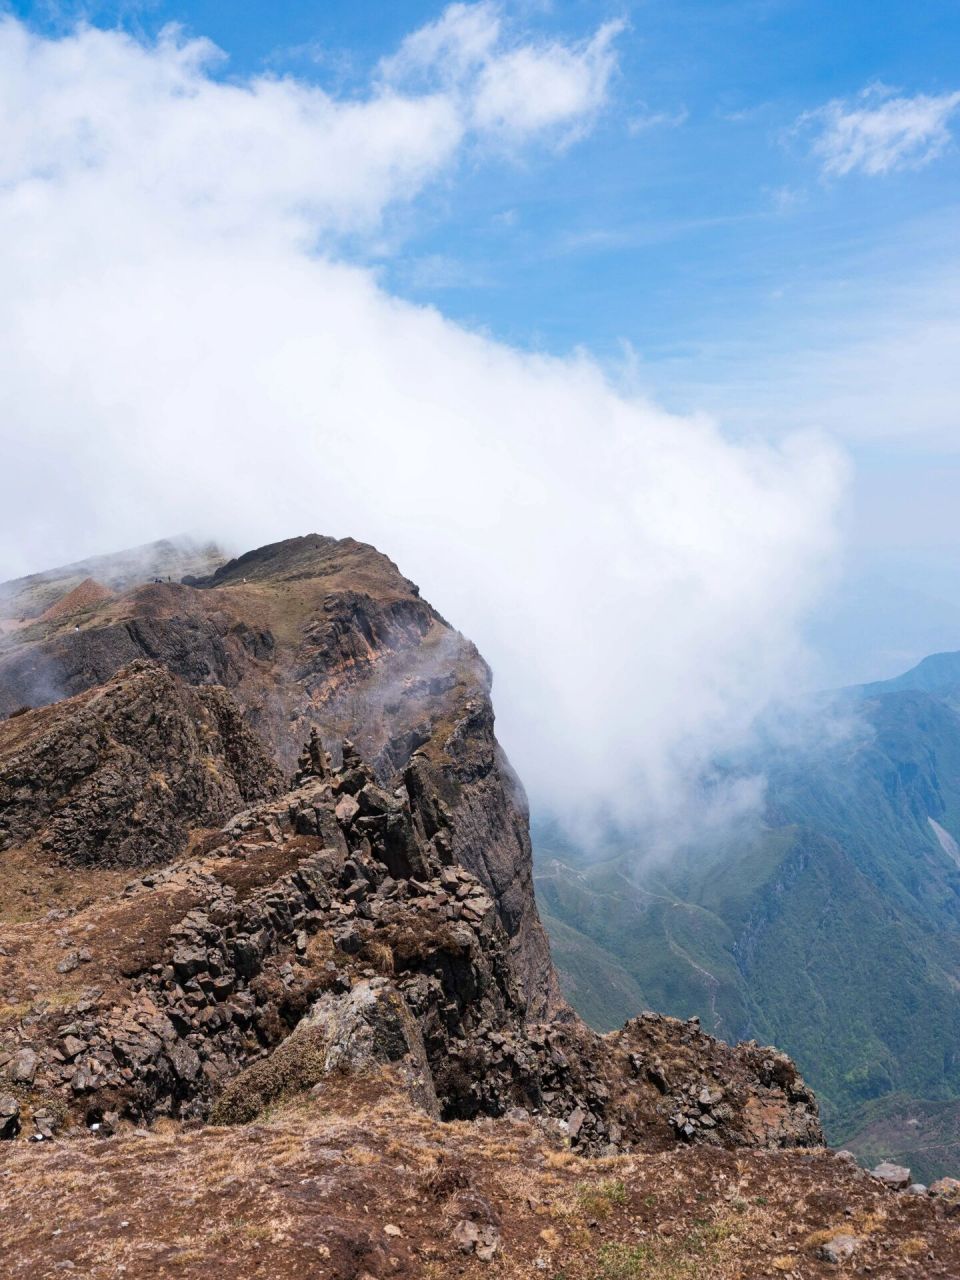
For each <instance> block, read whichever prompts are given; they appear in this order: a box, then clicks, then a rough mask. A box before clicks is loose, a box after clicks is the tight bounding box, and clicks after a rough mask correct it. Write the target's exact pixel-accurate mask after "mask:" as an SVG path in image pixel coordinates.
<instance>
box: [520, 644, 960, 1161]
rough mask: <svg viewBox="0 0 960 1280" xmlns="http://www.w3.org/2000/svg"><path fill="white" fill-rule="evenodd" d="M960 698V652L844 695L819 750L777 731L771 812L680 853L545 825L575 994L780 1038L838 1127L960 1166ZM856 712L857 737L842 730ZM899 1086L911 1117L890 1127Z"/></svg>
mask: <svg viewBox="0 0 960 1280" xmlns="http://www.w3.org/2000/svg"><path fill="white" fill-rule="evenodd" d="M958 708H960V655H939V657H938V658H937V659H930V660H928V661H927V662H926V663H924V664H921V666H920V667H919V668H917V672H916V673H908V675H907V676H906V677H901V678H900V679H899V680H897V681H894V682H890V684H889V685H874V686H870V687H869V688H868V689H864V690H853V691H849V692H848V693H845V694H843V695H840V697H839V698H838V699H837V700H835V701H834V702H832V703H830V704H829V705H828V704H824V706H823V708H822V718H823V725H822V733H819V734H818V733H817V732H816V726H814V732H813V733H810V732H809V727H808V731H807V732H806V734H805V735H804V736H803V739H802V740H803V741H805V742H806V743H807V744H808V745H806V746H805V747H802V748H801V747H797V746H792V747H790V748H785V747H783V746H782V745H780V743H781V742H782V740H783V735H780V736H779V738H778V737H777V736H775V735H773V734H771V735H770V740H769V742H768V743H767V744H766V745H765V746H764V748H763V749H762V750H758V751H757V752H756V754H755V755H754V756H752V757H751V758H750V759H745V760H742V761H739V762H737V765H736V768H737V769H738V770H742V771H743V772H744V773H754V772H763V773H764V775H765V776H766V778H767V781H768V791H767V808H766V813H765V815H764V820H763V822H762V823H757V824H756V826H755V828H754V829H752V830H744V831H743V832H741V833H740V834H739V835H738V836H736V837H730V836H728V837H727V838H726V839H725V840H724V841H723V842H718V843H716V844H715V845H713V846H711V847H703V846H701V847H698V848H689V849H685V850H682V851H681V852H679V853H677V854H675V855H674V856H673V857H672V859H671V860H670V862H669V863H666V864H659V865H653V864H650V863H649V862H644V860H643V857H642V851H640V850H637V849H635V848H630V847H621V848H618V849H617V848H614V849H608V850H607V851H606V854H605V856H604V857H603V858H600V859H597V860H595V861H593V862H590V861H589V860H588V859H587V858H585V856H584V855H583V853H582V852H581V851H578V850H572V849H570V848H569V847H563V846H562V845H559V844H558V843H557V841H556V837H555V833H546V834H544V833H542V832H541V833H535V837H536V838H535V844H536V847H537V878H536V883H537V894H538V898H539V901H540V904H541V909H542V910H543V913H544V917H545V921H546V924H547V927H548V929H549V930H550V932H551V936H552V938H553V939H554V946H555V954H556V958H557V961H558V965H559V967H560V970H561V974H562V977H563V980H564V984H565V989H566V991H567V994H568V996H569V998H570V999H571V1000H572V1001H573V1003H574V1004H575V1005H576V1006H577V1007H578V1008H579V1009H580V1011H581V1013H583V1015H584V1016H585V1017H586V1018H587V1019H588V1021H590V1022H592V1023H593V1024H594V1025H595V1026H597V1027H598V1028H600V1029H603V1030H606V1029H609V1028H611V1027H613V1026H615V1025H617V1024H618V1023H620V1022H622V1020H623V1018H624V1016H625V1014H626V1013H631V1012H635V1011H636V1010H637V1009H638V1008H640V1007H648V1008H656V1009H660V1010H663V1011H664V1012H668V1013H672V1014H675V1015H676V1016H678V1017H690V1016H692V1015H694V1014H696V1015H699V1016H700V1018H701V1019H702V1021H703V1024H704V1026H705V1027H706V1028H707V1029H708V1030H711V1031H713V1032H714V1033H715V1034H718V1035H721V1036H723V1037H724V1038H725V1039H728V1040H732V1041H735V1040H739V1039H748V1038H755V1039H758V1040H761V1041H767V1042H773V1043H776V1044H777V1045H779V1046H780V1047H781V1048H783V1049H784V1050H786V1051H787V1052H788V1053H790V1054H791V1055H792V1056H793V1057H794V1058H795V1059H796V1061H797V1063H798V1064H799V1066H800V1068H801V1070H802V1071H803V1073H804V1075H805V1076H806V1077H807V1079H808V1080H809V1081H810V1083H811V1084H812V1085H813V1087H814V1088H815V1089H816V1090H817V1093H818V1095H819V1097H820V1100H821V1105H822V1109H823V1115H824V1120H825V1125H826V1128H827V1131H828V1135H829V1136H830V1138H831V1139H832V1140H834V1141H836V1142H838V1143H839V1142H843V1143H849V1144H850V1145H853V1146H854V1149H858V1147H857V1134H858V1133H861V1132H862V1133H863V1139H864V1145H863V1147H862V1149H863V1151H864V1154H865V1155H866V1154H868V1153H869V1152H870V1151H873V1150H875V1149H877V1148H878V1144H879V1143H882V1142H883V1141H889V1142H899V1143H900V1145H899V1146H898V1147H895V1148H891V1147H887V1148H886V1149H884V1152H883V1154H885V1155H887V1156H891V1155H896V1154H898V1153H903V1154H906V1153H907V1152H908V1151H909V1150H910V1149H911V1148H912V1149H914V1153H915V1154H916V1147H917V1146H918V1145H920V1144H916V1143H914V1142H912V1141H911V1134H912V1133H913V1131H915V1130H916V1129H917V1128H918V1126H920V1127H922V1128H923V1131H924V1133H925V1134H926V1136H927V1138H928V1139H929V1141H928V1142H927V1144H926V1146H925V1148H924V1149H928V1150H930V1151H931V1152H933V1153H934V1154H933V1155H932V1157H931V1158H929V1159H925V1160H924V1162H923V1166H922V1167H923V1171H924V1174H925V1176H927V1177H929V1176H933V1175H934V1174H936V1173H940V1172H956V1170H957V1168H960V1133H958V1124H957V1115H958V1114H960V1108H954V1107H952V1105H951V1104H953V1103H954V1102H960V1051H958V1050H957V1049H956V1046H957V1045H958V1044H960V850H958V849H957V848H956V847H955V846H952V845H951V838H952V837H955V838H956V839H958V840H960V714H958ZM838 718H842V719H843V720H844V721H845V722H846V723H847V724H848V725H849V726H850V727H849V731H848V732H846V733H842V734H836V733H830V732H829V729H830V726H831V724H834V723H836V722H837V720H838ZM811 742H814V743H815V744H816V745H815V746H810V745H809V744H810V743H811ZM931 819H932V820H933V821H932V822H931ZM933 824H936V826H934V825H933ZM937 828H939V831H938V829H937ZM631 999H633V1000H634V1001H635V1003H634V1005H633V1008H632V1009H628V1008H627V1005H628V1003H629V1001H630V1000H631ZM888 1099H896V1100H897V1102H896V1105H895V1106H894V1107H893V1114H894V1115H895V1118H896V1123H894V1122H893V1121H892V1120H890V1121H888V1120H884V1122H883V1124H882V1125H880V1119H879V1116H880V1115H881V1113H882V1108H883V1104H884V1101H885V1100H888ZM918 1099H923V1100H926V1102H925V1103H919V1102H917V1101H916V1100H918ZM927 1103H929V1104H930V1105H929V1107H927V1109H926V1110H922V1114H920V1112H919V1111H918V1108H921V1109H922V1108H923V1107H924V1106H926V1104H927ZM911 1108H912V1109H913V1111H915V1112H917V1115H910V1114H907V1113H909V1112H910V1111H911ZM918 1115H919V1120H918ZM878 1125H880V1128H879V1129H878V1127H877V1126H878ZM908 1126H909V1127H908ZM931 1126H932V1127H933V1129H934V1132H933V1133H931V1132H930V1131H929V1130H930V1127H931ZM868 1131H869V1133H868ZM869 1135H872V1136H869ZM921 1159H923V1157H921ZM915 1167H916V1166H915Z"/></svg>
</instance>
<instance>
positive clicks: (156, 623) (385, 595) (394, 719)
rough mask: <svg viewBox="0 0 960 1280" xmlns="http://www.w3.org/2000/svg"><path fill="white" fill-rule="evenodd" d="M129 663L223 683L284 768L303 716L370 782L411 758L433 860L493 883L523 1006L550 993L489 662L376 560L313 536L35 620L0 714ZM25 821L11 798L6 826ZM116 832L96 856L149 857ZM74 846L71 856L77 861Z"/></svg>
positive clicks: (554, 1004) (187, 821) (197, 814)
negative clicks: (437, 849) (370, 774)
mask: <svg viewBox="0 0 960 1280" xmlns="http://www.w3.org/2000/svg"><path fill="white" fill-rule="evenodd" d="M129 559H130V558H129V557H127V558H125V559H124V560H123V563H124V564H127V563H128V561H129ZM71 575H72V576H71ZM75 576H76V575H75V573H74V572H73V571H71V574H68V575H67V576H66V577H65V579H64V582H65V586H66V583H67V582H69V583H73V581H74V578H75ZM51 581H54V582H55V581H56V573H55V572H54V573H51V574H45V575H43V583H44V590H45V592H46V593H47V595H45V597H44V599H45V600H46V599H48V598H49V591H50V583H51ZM64 594H66V590H65V591H64ZM0 595H2V589H0ZM48 607H49V606H48ZM54 612H55V611H54ZM142 659H147V660H149V661H151V662H153V663H157V664H159V665H160V666H162V667H163V668H165V669H166V670H167V671H168V672H169V673H170V674H171V675H172V676H173V677H176V678H177V680H178V681H179V682H181V683H182V684H184V685H188V686H196V687H201V688H202V687H204V686H208V685H222V686H223V687H224V689H225V690H226V691H227V693H225V694H218V695H217V697H218V699H219V703H218V705H220V706H221V707H226V706H227V705H228V701H229V702H231V703H232V704H233V705H235V706H236V708H238V709H239V713H240V714H241V715H242V719H243V723H244V725H245V726H246V728H247V729H249V730H250V731H251V732H252V733H253V734H254V735H255V736H256V738H257V739H258V740H259V742H260V743H261V745H262V747H263V748H264V749H265V750H266V751H267V752H268V754H269V755H270V756H272V758H273V760H274V761H275V762H276V765H277V766H278V767H279V768H281V769H283V770H285V771H287V772H289V771H291V770H292V769H293V767H294V764H295V762H296V759H297V755H298V753H299V751H300V748H301V746H302V745H303V742H304V741H305V739H306V738H307V736H308V735H309V733H310V731H311V729H312V728H317V729H318V730H319V732H320V735H321V738H322V740H323V742H324V744H325V745H326V747H327V748H328V749H329V750H330V751H331V752H332V754H333V756H334V758H335V759H336V758H337V757H338V754H339V751H340V742H341V740H342V739H343V738H344V737H345V736H349V737H350V738H351V739H352V740H353V741H354V742H355V743H356V746H357V748H358V750H359V751H360V753H361V755H362V756H363V758H364V759H365V760H367V761H369V762H370V763H371V765H372V766H373V768H374V771H375V773H376V775H377V778H378V780H379V781H380V782H381V783H382V784H384V785H386V786H391V785H395V784H396V782H397V780H398V779H400V778H401V777H402V776H403V774H404V773H405V771H407V770H408V768H410V767H411V766H412V767H413V773H412V775H411V786H412V787H413V788H414V789H416V788H419V793H420V805H419V812H420V814H421V818H420V821H421V822H422V823H424V824H426V825H427V826H434V827H436V829H437V830H439V829H440V825H441V819H442V827H443V832H444V836H443V838H444V839H445V840H446V841H447V843H448V848H447V851H446V853H447V856H448V857H449V858H450V859H451V860H452V861H455V862H458V863H460V864H462V865H463V866H465V867H467V868H468V869H469V870H470V871H472V872H473V873H474V874H475V875H476V876H477V877H478V879H479V880H480V881H481V883H483V884H484V885H485V886H486V887H487V888H488V890H489V891H490V893H491V895H492V897H493V900H494V903H495V905H496V909H497V912H498V914H499V916H500V918H501V921H502V923H503V925H504V928H505V930H506V934H507V937H508V939H509V944H508V945H509V951H510V956H511V962H512V964H513V966H514V970H515V973H516V976H517V978H518V980H519V981H520V983H521V985H522V987H523V988H524V989H525V991H526V994H527V999H528V1001H529V1006H530V1011H531V1016H540V1015H542V1014H543V1013H546V1012H548V1011H550V1010H553V1009H557V1008H559V1007H560V1005H561V1000H560V996H559V986H558V983H557V980H556V975H555V972H554V969H553V965H552V963H551V960H550V955H549V949H548V945H547V941H546V936H545V934H544V931H543V928H542V926H541V924H540V920H539V917H538V915H537V911H536V906H535V903H534V897H533V883H532V872H531V865H532V859H531V850H530V839H529V831H528V822H527V807H526V799H525V797H524V794H523V789H522V787H521V786H520V783H519V781H518V780H517V778H516V776H515V774H514V773H513V771H512V770H511V768H510V766H509V763H508V762H507V760H506V758H505V756H504V755H503V753H502V751H501V750H500V748H499V746H498V744H497V741H496V738H495V736H494V727H493V724H494V718H493V709H492V706H491V702H490V686H491V678H490V671H489V668H488V667H487V665H486V664H485V663H484V661H483V659H482V658H481V657H480V655H479V654H478V653H477V650H476V648H475V647H474V646H473V645H472V644H471V643H470V642H469V641H468V640H466V639H464V637H463V636H461V635H460V634H459V633H458V632H456V631H454V630H453V628H451V627H450V626H449V625H448V624H447V623H446V622H445V621H444V620H443V618H441V617H440V615H439V614H438V613H437V612H436V611H435V610H434V609H432V608H431V607H430V605H428V604H427V603H426V602H425V601H423V600H422V599H421V598H420V594H419V591H418V589H417V588H416V586H414V584H413V583H411V582H409V581H408V580H407V579H406V578H404V577H403V576H402V575H401V574H400V572H399V571H398V569H397V568H396V566H395V565H394V564H393V563H392V562H391V561H390V560H388V559H387V558H386V557H385V556H383V555H381V554H380V553H379V552H377V551H375V550H374V549H373V548H372V547H369V546H366V545H364V544H362V543H358V542H355V541H353V540H352V539H345V540H341V541H338V540H336V539H333V538H327V537H322V536H320V535H316V534H313V535H309V536H307V537H302V538H292V539H289V540H287V541H285V542H280V543H275V544H273V545H271V546H268V547H262V548H260V549H258V550H256V551H252V552H249V553H247V554H246V555H244V556H241V557H239V558H238V559H236V560H231V561H229V562H227V563H225V564H222V565H220V567H219V568H217V569H216V570H215V571H214V572H211V573H209V574H207V575H206V576H201V577H189V576H188V577H187V578H186V579H185V582H184V583H166V582H163V583H156V582H153V581H149V582H146V583H144V584H142V585H139V586H136V587H133V588H132V589H130V590H128V591H127V592H126V593H125V594H120V595H118V596H116V597H114V598H112V599H109V600H105V601H103V602H102V603H101V604H99V605H94V606H92V607H90V608H88V609H86V610H85V611H84V612H82V613H80V614H68V615H64V616H57V617H54V618H52V619H51V620H49V621H47V622H44V621H42V620H41V621H38V622H35V623H34V624H32V625H31V626H29V627H25V628H22V629H21V630H19V631H18V632H17V633H15V634H14V635H11V636H8V637H6V638H4V639H3V640H0V716H3V715H9V714H10V713H11V712H13V711H15V710H17V709H19V708H20V707H22V706H24V705H29V706H40V705H44V704H48V703H50V702H53V701H55V700H56V699H61V698H64V697H71V696H74V695H76V694H79V693H82V692H83V691H85V690H88V689H92V688H94V687H96V686H98V685H101V684H103V683H104V682H106V681H110V680H111V678H112V677H114V676H115V675H116V674H117V672H119V671H121V670H122V669H123V668H125V667H127V666H128V665H129V664H130V663H133V662H136V661H138V660H142ZM251 785H252V783H251ZM108 789H109V787H108ZM116 798H117V801H118V807H121V808H122V804H121V803H120V799H119V793H116ZM243 798H244V799H251V798H254V797H253V794H252V793H251V794H250V795H246V796H244V797H243ZM178 803H179V801H174V802H172V808H173V809H175V808H176V807H177V804H178ZM185 803H186V802H185ZM0 804H2V800H0ZM191 805H192V807H191ZM155 807H156V806H155ZM22 808H23V806H21V809H22ZM201 808H202V806H201V807H200V808H198V807H197V804H196V803H194V802H193V801H190V803H186V807H185V808H184V810H183V813H182V815H181V819H180V827H179V828H178V830H183V829H185V827H187V826H190V825H191V824H192V825H194V826H202V825H210V824H209V823H206V824H205V823H204V821H202V820H201V819H202V813H201ZM18 812H19V811H18ZM211 812H212V810H211ZM217 816H222V813H220V812H219V811H218V814H217ZM64 820H66V818H65V819H64ZM172 820H173V819H172V818H171V821H172ZM3 821H4V818H3V813H2V810H0V824H2V823H3ZM23 821H24V819H23V815H22V812H20V813H19V816H16V817H14V816H12V815H11V816H10V817H9V818H8V819H7V825H8V827H9V829H10V830H11V831H12V830H13V829H14V825H16V829H17V830H21V829H23ZM3 829H4V828H3V826H2V825H0V831H3ZM427 834H428V836H430V837H432V836H433V835H435V834H436V831H430V832H428V833H427ZM131 840H133V837H132V835H129V836H128V837H127V843H126V845H125V846H124V850H125V851H123V852H120V853H116V852H114V853H112V854H110V855H109V857H110V859H111V860H112V861H114V862H118V861H126V862H128V863H130V862H133V861H141V862H142V861H144V860H145V859H147V858H148V857H149V847H148V846H150V844H151V842H152V843H153V844H154V847H155V848H156V849H157V850H158V856H159V848H160V845H159V844H158V843H157V842H156V841H152V837H148V836H146V835H145V836H144V839H143V840H141V841H140V842H139V848H138V849H137V850H134V848H133V846H132V845H131V844H130V841H131ZM89 843H90V842H89V841H85V842H83V844H82V847H78V848H77V849H76V850H75V851H74V854H73V855H72V856H73V857H74V858H80V859H82V858H84V857H86V854H85V852H84V850H85V849H86V848H87V846H88V845H89ZM134 843H137V842H136V841H134ZM161 843H162V842H161Z"/></svg>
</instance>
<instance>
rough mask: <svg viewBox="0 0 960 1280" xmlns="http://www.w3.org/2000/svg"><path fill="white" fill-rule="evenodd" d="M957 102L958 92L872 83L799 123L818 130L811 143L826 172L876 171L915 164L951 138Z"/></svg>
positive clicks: (935, 153)
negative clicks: (902, 90)
mask: <svg viewBox="0 0 960 1280" xmlns="http://www.w3.org/2000/svg"><path fill="white" fill-rule="evenodd" d="M958 108H960V92H955V93H941V94H934V95H928V94H923V93H918V94H917V95H916V96H915V97H912V98H907V97H900V96H897V95H896V93H895V91H894V90H892V89H889V88H887V87H886V86H884V85H873V86H871V87H870V88H868V89H865V90H864V91H863V92H862V93H861V94H860V95H859V96H858V97H857V98H855V99H848V98H835V99H834V100H833V101H832V102H828V103H827V104H826V105H825V106H823V107H820V108H819V109H818V110H816V111H811V112H807V113H806V114H805V115H803V116H801V118H800V121H799V124H800V125H801V126H812V127H814V128H815V129H816V130H817V131H818V135H819V136H818V137H817V139H816V141H815V142H814V145H813V150H814V154H815V155H816V156H818V157H819V159H820V161H821V163H822V166H823V172H824V173H825V174H829V175H834V176H838V177H842V176H844V175H846V174H849V173H854V172H855V171H857V170H860V171H861V172H863V173H867V174H870V175H874V176H875V175H877V174H882V173H890V172H892V171H893V170H895V169H904V168H917V167H919V166H921V165H924V164H927V163H928V162H929V161H930V160H933V159H934V158H935V157H936V156H938V155H939V154H940V153H941V152H942V151H943V150H944V148H945V147H946V146H947V145H948V143H949V142H950V137H951V134H950V128H949V125H950V120H951V118H952V116H953V115H954V113H955V112H956V111H957V109H958Z"/></svg>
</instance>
